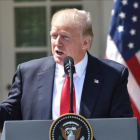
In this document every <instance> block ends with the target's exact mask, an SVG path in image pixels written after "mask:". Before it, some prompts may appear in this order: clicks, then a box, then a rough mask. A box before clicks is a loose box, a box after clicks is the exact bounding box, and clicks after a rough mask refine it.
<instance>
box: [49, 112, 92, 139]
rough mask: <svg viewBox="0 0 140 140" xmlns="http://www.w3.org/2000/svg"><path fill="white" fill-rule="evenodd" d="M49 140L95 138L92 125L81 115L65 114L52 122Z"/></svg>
mask: <svg viewBox="0 0 140 140" xmlns="http://www.w3.org/2000/svg"><path fill="white" fill-rule="evenodd" d="M49 140H93V131H92V127H91V126H90V124H89V122H88V121H87V120H86V119H85V118H84V117H82V116H81V115H77V114H74V113H68V114H64V115H62V116H60V117H59V118H58V119H56V120H55V121H54V122H53V123H52V125H51V127H50V132H49Z"/></svg>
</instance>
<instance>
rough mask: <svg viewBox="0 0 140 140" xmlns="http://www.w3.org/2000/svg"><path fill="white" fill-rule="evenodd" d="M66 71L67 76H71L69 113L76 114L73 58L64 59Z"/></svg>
mask: <svg viewBox="0 0 140 140" xmlns="http://www.w3.org/2000/svg"><path fill="white" fill-rule="evenodd" d="M64 71H65V73H66V75H69V78H70V89H69V91H70V111H69V113H74V111H73V74H74V73H75V67H74V61H73V58H72V57H70V56H67V57H65V58H64Z"/></svg>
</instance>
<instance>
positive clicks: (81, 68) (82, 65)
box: [55, 53, 88, 78]
mask: <svg viewBox="0 0 140 140" xmlns="http://www.w3.org/2000/svg"><path fill="white" fill-rule="evenodd" d="M87 62H88V56H87V53H86V54H85V56H84V58H83V59H82V60H81V61H80V62H79V63H78V64H76V65H75V71H76V74H77V75H78V77H80V78H81V77H82V75H83V74H84V72H85V70H86V67H87ZM55 75H56V76H58V77H63V76H64V75H65V72H64V66H62V65H60V64H58V63H56V68H55Z"/></svg>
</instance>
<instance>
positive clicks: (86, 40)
mask: <svg viewBox="0 0 140 140" xmlns="http://www.w3.org/2000/svg"><path fill="white" fill-rule="evenodd" d="M90 43H91V38H90V36H85V37H83V44H82V48H83V49H84V50H87V49H88V48H89V46H90Z"/></svg>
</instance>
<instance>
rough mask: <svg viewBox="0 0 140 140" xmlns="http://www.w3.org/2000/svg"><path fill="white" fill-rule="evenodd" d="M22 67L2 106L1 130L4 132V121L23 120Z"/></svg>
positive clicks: (0, 108)
mask: <svg viewBox="0 0 140 140" xmlns="http://www.w3.org/2000/svg"><path fill="white" fill-rule="evenodd" d="M21 82H22V80H21V73H20V65H19V66H18V68H17V71H16V73H15V75H14V78H13V84H12V87H11V90H10V92H9V97H8V99H6V100H5V101H4V102H3V103H2V104H1V105H0V129H1V130H2V127H3V124H4V121H6V120H21V119H22V115H21V105H20V99H21V94H22V92H21V91H22V87H21V84H22V83H21Z"/></svg>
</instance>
